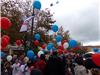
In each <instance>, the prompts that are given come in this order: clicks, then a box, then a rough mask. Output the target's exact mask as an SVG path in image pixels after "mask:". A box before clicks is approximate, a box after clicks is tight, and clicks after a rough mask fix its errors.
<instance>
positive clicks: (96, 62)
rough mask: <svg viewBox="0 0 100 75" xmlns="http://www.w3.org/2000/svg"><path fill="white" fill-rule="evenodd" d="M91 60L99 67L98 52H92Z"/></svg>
mask: <svg viewBox="0 0 100 75" xmlns="http://www.w3.org/2000/svg"><path fill="white" fill-rule="evenodd" d="M92 60H93V62H94V63H95V64H96V65H97V66H99V67H100V54H93V55H92Z"/></svg>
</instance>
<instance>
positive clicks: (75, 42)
mask: <svg viewBox="0 0 100 75" xmlns="http://www.w3.org/2000/svg"><path fill="white" fill-rule="evenodd" d="M68 43H69V47H70V48H75V47H77V41H75V40H69V41H68Z"/></svg>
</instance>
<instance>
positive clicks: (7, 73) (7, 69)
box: [3, 61, 12, 75]
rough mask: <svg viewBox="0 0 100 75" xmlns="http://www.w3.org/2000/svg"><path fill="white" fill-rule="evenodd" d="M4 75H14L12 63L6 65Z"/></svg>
mask: <svg viewBox="0 0 100 75" xmlns="http://www.w3.org/2000/svg"><path fill="white" fill-rule="evenodd" d="M3 75H12V69H11V62H8V61H6V62H5V63H4V72H3Z"/></svg>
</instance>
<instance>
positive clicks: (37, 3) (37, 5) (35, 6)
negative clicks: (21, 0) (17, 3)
mask: <svg viewBox="0 0 100 75" xmlns="http://www.w3.org/2000/svg"><path fill="white" fill-rule="evenodd" d="M33 7H34V8H36V9H39V10H40V9H41V2H40V1H36V0H35V1H34V3H33Z"/></svg>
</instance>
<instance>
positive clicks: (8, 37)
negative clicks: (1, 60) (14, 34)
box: [2, 35, 10, 41]
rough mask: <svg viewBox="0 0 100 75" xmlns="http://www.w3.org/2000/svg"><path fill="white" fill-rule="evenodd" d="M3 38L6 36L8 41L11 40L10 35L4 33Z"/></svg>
mask: <svg viewBox="0 0 100 75" xmlns="http://www.w3.org/2000/svg"><path fill="white" fill-rule="evenodd" d="M2 38H6V39H8V41H9V40H10V37H9V36H8V35H3V37H2Z"/></svg>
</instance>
